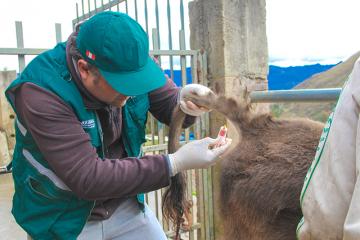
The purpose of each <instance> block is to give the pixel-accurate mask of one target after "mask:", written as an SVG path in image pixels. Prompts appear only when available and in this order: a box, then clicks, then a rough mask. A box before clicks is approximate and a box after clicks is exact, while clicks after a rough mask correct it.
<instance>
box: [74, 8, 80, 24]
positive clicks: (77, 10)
mask: <svg viewBox="0 0 360 240" xmlns="http://www.w3.org/2000/svg"><path fill="white" fill-rule="evenodd" d="M74 21H75V22H74ZM79 21H80V20H79V4H78V3H76V19H75V20H73V25H74V26H75V24H76V23H78V22H79Z"/></svg>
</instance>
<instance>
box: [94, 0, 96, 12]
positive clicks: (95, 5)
mask: <svg viewBox="0 0 360 240" xmlns="http://www.w3.org/2000/svg"><path fill="white" fill-rule="evenodd" d="M94 8H95V14H96V13H97V6H96V0H94Z"/></svg>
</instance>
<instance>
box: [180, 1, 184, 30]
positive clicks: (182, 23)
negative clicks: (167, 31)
mask: <svg viewBox="0 0 360 240" xmlns="http://www.w3.org/2000/svg"><path fill="white" fill-rule="evenodd" d="M180 21H181V30H184V25H185V24H184V2H183V0H180Z"/></svg>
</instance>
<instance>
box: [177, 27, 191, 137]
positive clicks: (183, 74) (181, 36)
mask: <svg viewBox="0 0 360 240" xmlns="http://www.w3.org/2000/svg"><path fill="white" fill-rule="evenodd" d="M184 32H185V31H184V30H180V31H179V41H180V50H185V33H184ZM180 67H181V80H182V86H183V87H184V86H185V85H186V83H187V76H186V57H185V56H184V55H181V56H180ZM189 133H190V131H189V128H187V129H185V141H186V142H188V141H189V140H190V137H189Z"/></svg>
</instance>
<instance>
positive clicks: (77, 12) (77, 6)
mask: <svg viewBox="0 0 360 240" xmlns="http://www.w3.org/2000/svg"><path fill="white" fill-rule="evenodd" d="M76 20H77V23H78V22H79V4H78V3H76Z"/></svg>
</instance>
